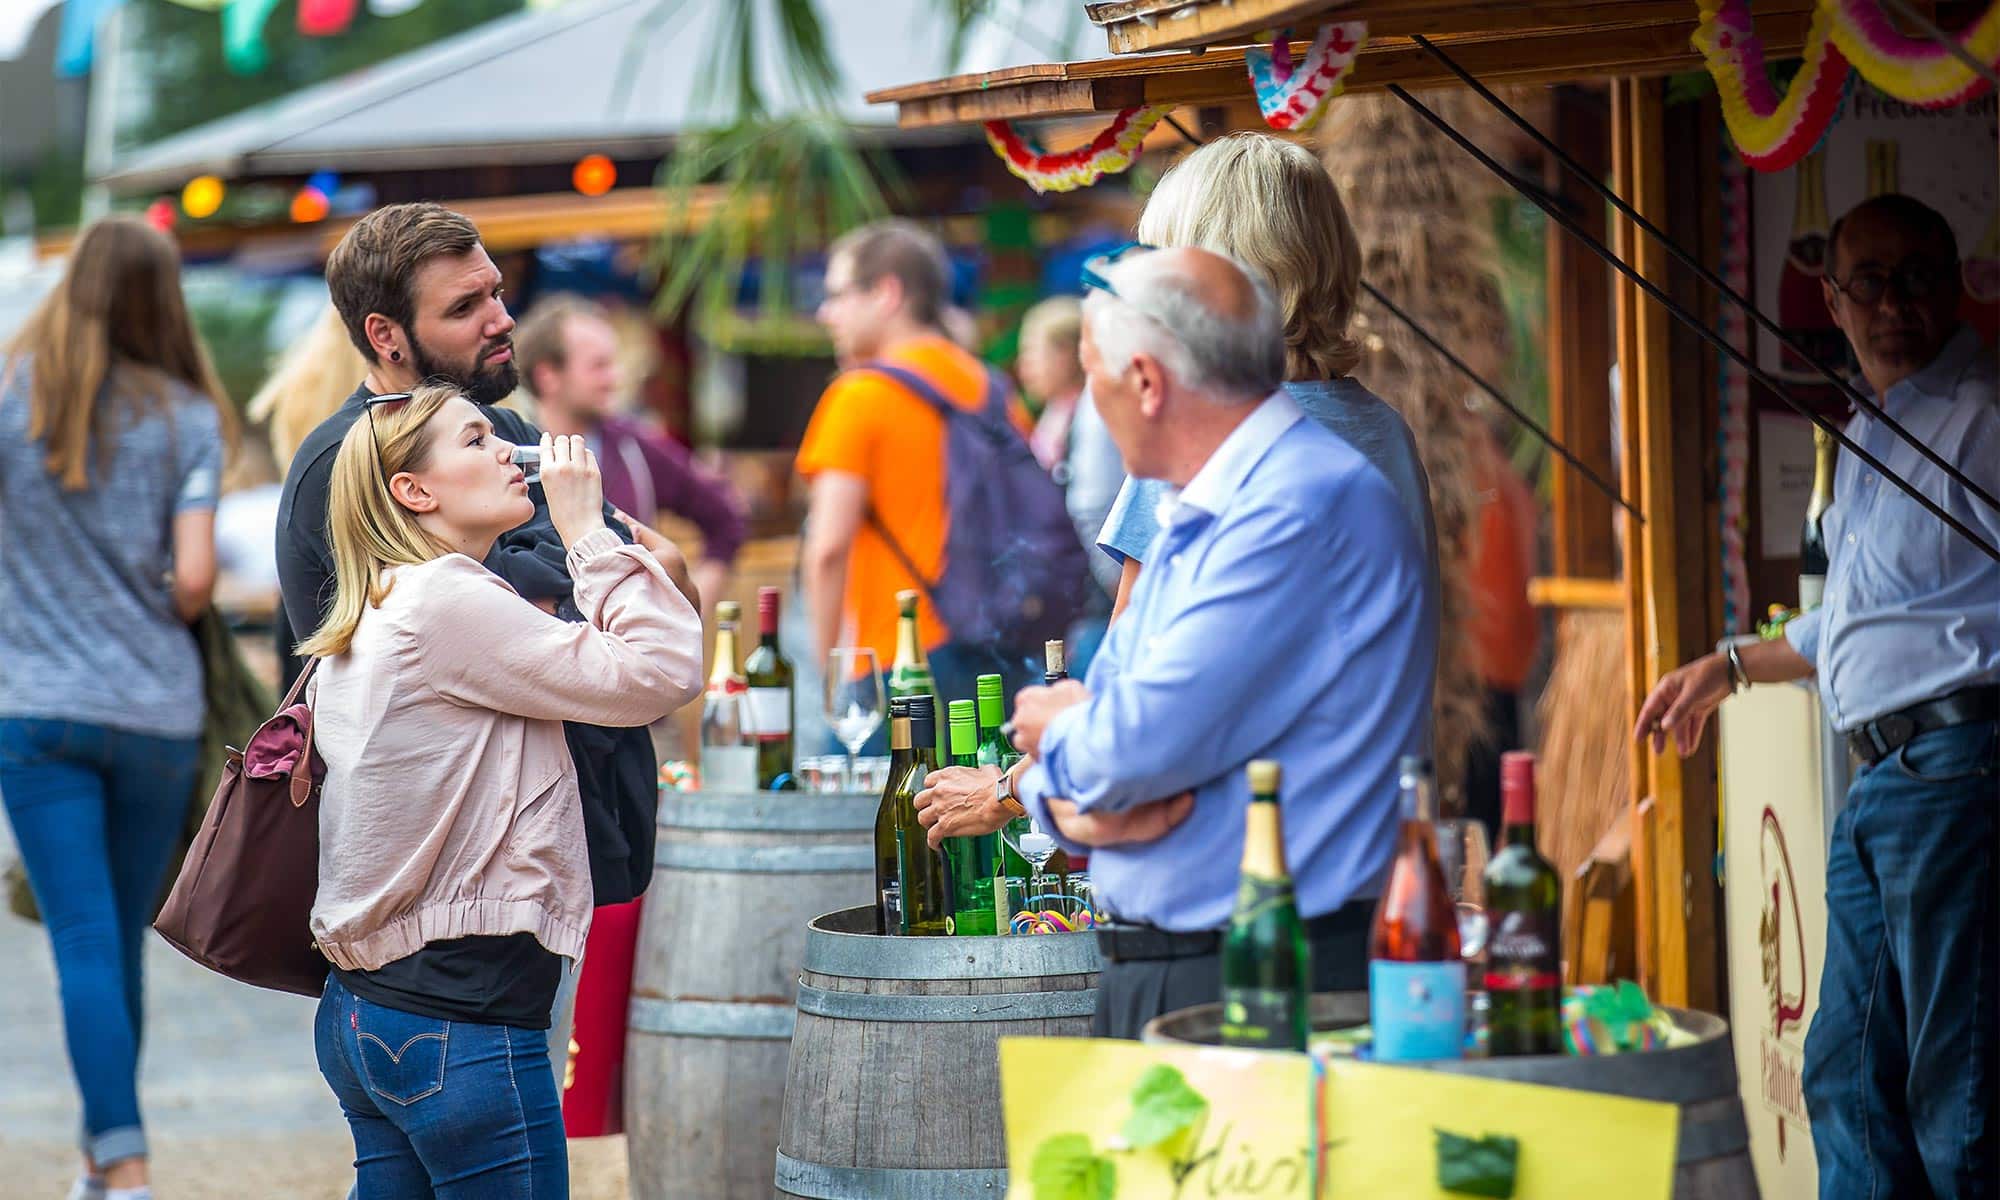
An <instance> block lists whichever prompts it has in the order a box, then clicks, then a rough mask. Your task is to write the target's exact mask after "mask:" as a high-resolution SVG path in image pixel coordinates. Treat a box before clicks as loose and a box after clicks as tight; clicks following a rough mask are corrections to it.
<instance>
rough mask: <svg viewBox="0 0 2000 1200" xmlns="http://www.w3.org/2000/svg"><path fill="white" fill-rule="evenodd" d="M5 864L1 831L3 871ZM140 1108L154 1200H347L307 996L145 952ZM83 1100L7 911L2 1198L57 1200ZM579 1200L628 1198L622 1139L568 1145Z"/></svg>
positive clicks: (28, 949)
mask: <svg viewBox="0 0 2000 1200" xmlns="http://www.w3.org/2000/svg"><path fill="white" fill-rule="evenodd" d="M13 857H14V845H13V838H12V831H11V829H9V828H8V826H7V823H6V822H5V821H4V820H0V862H6V861H9V860H11V859H12V858H13ZM146 972H147V976H146V983H147V995H146V1012H147V1031H146V1048H145V1057H144V1062H143V1064H142V1066H141V1072H140V1099H141V1103H142V1105H143V1109H144V1112H145V1117H146V1125H147V1134H148V1136H149V1138H150V1139H151V1141H152V1145H153V1171H154V1193H155V1195H156V1196H158V1197H159V1200H281V1198H282V1200H290V1198H294V1197H296V1198H298V1200H342V1197H344V1196H345V1195H346V1194H347V1188H348V1185H349V1184H350V1183H351V1182H352V1181H353V1174H352V1168H351V1165H350V1164H351V1162H352V1152H353V1146H352V1143H351V1142H349V1140H348V1136H347V1126H346V1122H344V1121H343V1120H342V1119H341V1116H340V1110H339V1108H338V1107H337V1106H336V1105H335V1103H334V1100H333V1096H332V1094H331V1093H329V1092H328V1091H327V1089H326V1084H325V1083H324V1082H323V1081H322V1080H321V1079H320V1077H319V1071H318V1069H317V1068H316V1067H315V1066H314V1064H313V1049H312V1016H313V1001H311V1000H308V999H305V998H303V997H298V996H285V995H280V994H278V993H275V992H266V991H261V990H259V989H257V988H251V987H245V986H243V985H241V984H236V983H232V982H230V981H229V980H226V979H224V978H222V977H221V976H219V975H214V974H211V973H210V972H207V971H204V970H202V969H201V968H200V967H197V966H195V965H194V964H193V963H191V962H189V961H187V960H186V959H185V958H182V957H181V956H180V955H178V954H176V953H174V951H173V950H171V949H170V948H168V946H167V945H166V944H165V943H164V942H161V941H160V940H159V939H157V938H153V939H151V942H150V945H149V946H148V947H147V951H146ZM77 1114H78V1105H77V1097H76V1091H75V1086H74V1084H73V1083H72V1081H71V1078H70V1073H69V1061H68V1058H67V1057H66V1055H65V1054H64V1051H63V1029H62V1014H61V1010H60V1008H59V1006H58V1004H57V1000H56V987H55V974H54V964H53V962H52V960H51V958H50V954H49V945H48V940H47V939H46V938H45V937H44V936H43V934H42V930H41V927H40V926H39V925H34V924H31V923H29V922H26V921H23V920H21V919H20V918H19V917H16V916H14V915H13V913H11V912H8V911H5V910H4V907H0V1200H61V1198H62V1197H63V1196H64V1195H65V1194H66V1193H67V1191H68V1187H69V1183H70V1180H71V1179H73V1178H74V1177H75V1174H76V1167H77V1159H76V1150H75V1136H76V1122H77ZM570 1169H571V1177H572V1184H571V1189H572V1195H573V1196H574V1197H575V1200H625V1198H626V1194H627V1193H626V1182H625V1139H624V1138H622V1137H619V1138H594V1139H590V1140H586V1141H576V1142H571V1143H570Z"/></svg>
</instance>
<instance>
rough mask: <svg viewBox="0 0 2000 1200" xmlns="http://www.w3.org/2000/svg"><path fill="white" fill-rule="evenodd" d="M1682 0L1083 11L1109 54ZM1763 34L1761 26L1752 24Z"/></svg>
mask: <svg viewBox="0 0 2000 1200" xmlns="http://www.w3.org/2000/svg"><path fill="white" fill-rule="evenodd" d="M1692 8H1693V5H1692V4H1691V3H1690V2H1689V0H1574V2H1565V0H1539V2H1528V3H1523V2H1521V0H1346V2H1343V0H1226V2H1220V3H1218V2H1216V0H1206V2H1203V0H1197V2H1196V3H1188V2H1187V0H1108V2H1105V3H1098V4H1090V5H1087V6H1086V7H1085V12H1086V13H1087V14H1088V15H1089V17H1090V19H1091V20H1092V21H1095V22H1096V23H1097V24H1099V25H1101V26H1103V27H1104V36H1105V41H1106V43H1107V45H1108V46H1109V48H1110V50H1111V53H1113V54H1148V53H1154V52H1157V51H1161V50H1182V49H1189V48H1192V47H1196V46H1222V45H1243V44H1245V43H1248V42H1251V41H1254V40H1255V39H1256V37H1257V36H1258V35H1259V34H1260V33H1263V32H1264V31H1266V30H1270V29H1282V28H1287V27H1290V28H1292V29H1295V30H1299V31H1301V32H1303V31H1304V30H1306V29H1309V28H1311V27H1313V26H1316V25H1320V24H1323V23H1326V22H1329V21H1365V22H1367V24H1368V32H1369V33H1370V34H1371V35H1373V36H1376V37H1383V36H1389V37H1408V36H1410V35H1411V34H1416V33H1421V34H1425V35H1427V36H1428V35H1432V34H1446V33H1472V32H1478V31H1496V30H1504V31H1509V32H1518V31H1522V30H1531V29H1577V28H1583V27H1587V26H1594V25H1605V26H1623V27H1625V28H1630V29H1637V28H1641V27H1643V26H1647V25H1661V24H1672V23H1675V22H1679V21H1685V20H1686V19H1687V17H1688V13H1689V11H1690V10H1691V9H1692ZM1752 8H1753V12H1754V13H1755V14H1756V15H1757V16H1758V17H1759V18H1760V19H1761V18H1762V17H1764V16H1767V15H1771V14H1775V13H1806V12H1810V11H1811V10H1812V2H1811V0H1755V2H1754V3H1753V6H1752ZM1759 32H1762V26H1761V24H1760V26H1759Z"/></svg>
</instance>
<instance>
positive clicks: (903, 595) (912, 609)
mask: <svg viewBox="0 0 2000 1200" xmlns="http://www.w3.org/2000/svg"><path fill="white" fill-rule="evenodd" d="M896 611H897V612H899V613H902V614H903V615H904V616H906V617H913V616H915V615H916V614H917V593H916V591H915V590H914V589H912V588H904V589H903V590H902V591H900V592H897V593H896Z"/></svg>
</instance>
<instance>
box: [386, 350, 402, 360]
mask: <svg viewBox="0 0 2000 1200" xmlns="http://www.w3.org/2000/svg"><path fill="white" fill-rule="evenodd" d="M389 361H390V362H402V361H403V352H402V351H401V350H391V351H389Z"/></svg>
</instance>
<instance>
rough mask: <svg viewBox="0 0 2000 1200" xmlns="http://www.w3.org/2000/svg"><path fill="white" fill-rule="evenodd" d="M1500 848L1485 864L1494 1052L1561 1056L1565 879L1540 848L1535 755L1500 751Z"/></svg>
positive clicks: (1490, 1035) (1490, 1032) (1490, 1025)
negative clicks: (1536, 830)
mask: <svg viewBox="0 0 2000 1200" xmlns="http://www.w3.org/2000/svg"><path fill="white" fill-rule="evenodd" d="M1500 804H1501V816H1502V820H1503V822H1504V824H1503V825H1502V827H1501V834H1500V841H1501V848H1500V851H1499V852H1498V853H1496V854H1495V855H1494V856H1493V861H1492V862H1490V863H1488V864H1487V866H1486V919H1487V921H1488V923H1489V924H1488V928H1489V929H1490V931H1491V932H1489V933H1488V934H1487V939H1486V993H1487V996H1488V998H1489V1002H1490V1005H1491V1007H1490V1008H1489V1010H1488V1013H1487V1020H1486V1027H1487V1030H1488V1038H1489V1042H1488V1053H1490V1054H1492V1055H1493V1056H1494V1057H1496V1058H1498V1057H1501V1056H1503V1055H1515V1054H1561V1053H1562V1052H1563V1038H1562V968H1561V955H1562V883H1561V881H1560V880H1559V879H1558V878H1557V877H1556V869H1555V868H1554V867H1553V866H1550V865H1549V860H1548V859H1546V858H1543V857H1542V855H1541V852H1540V851H1538V850H1536V849H1535V756H1534V755H1532V754H1529V753H1527V752H1525V751H1521V750H1512V751H1509V752H1508V753H1506V754H1503V755H1501V756H1500Z"/></svg>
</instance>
